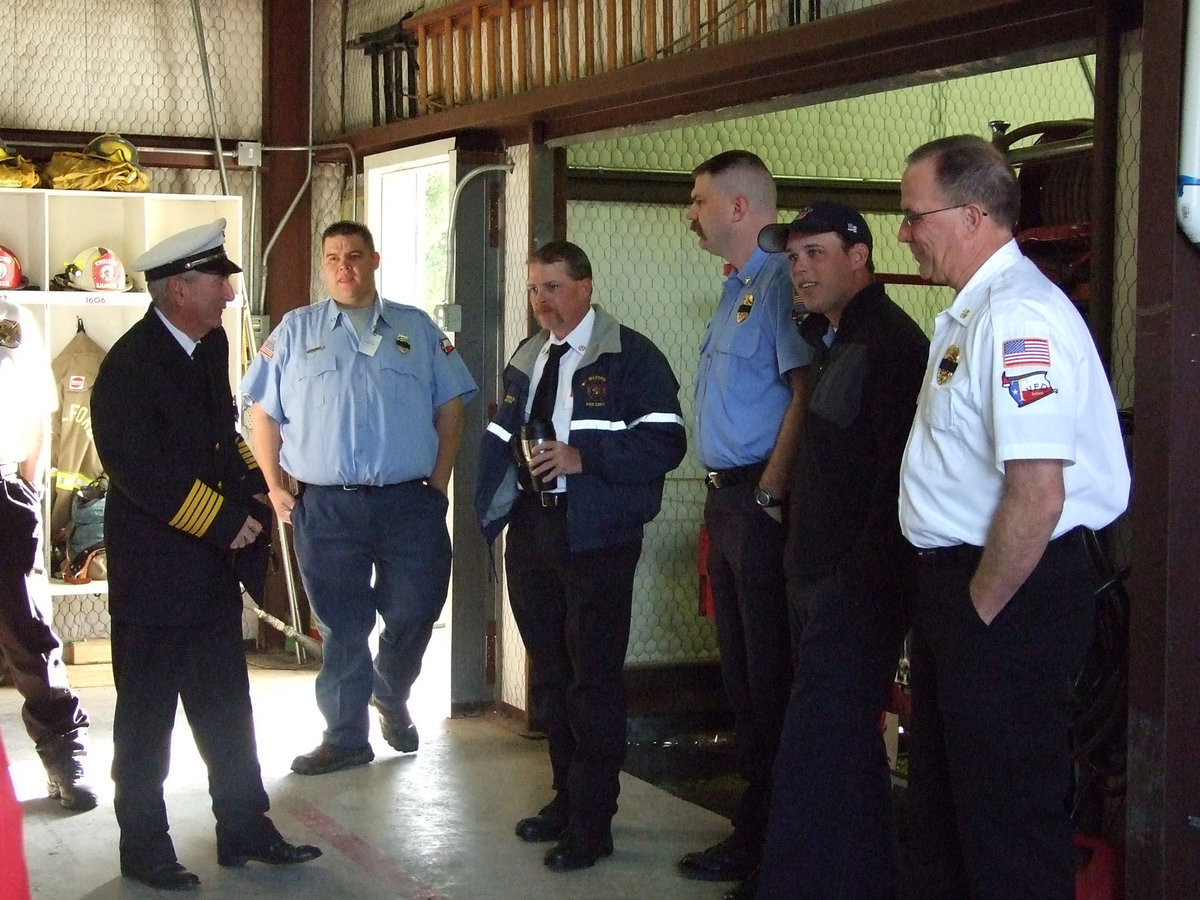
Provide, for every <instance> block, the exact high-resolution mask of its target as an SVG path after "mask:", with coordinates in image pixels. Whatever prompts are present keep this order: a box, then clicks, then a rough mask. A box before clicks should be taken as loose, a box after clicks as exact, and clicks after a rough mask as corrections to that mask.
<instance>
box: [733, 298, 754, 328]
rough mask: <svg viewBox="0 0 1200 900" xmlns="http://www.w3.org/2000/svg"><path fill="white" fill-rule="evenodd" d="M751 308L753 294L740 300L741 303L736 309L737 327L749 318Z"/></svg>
mask: <svg viewBox="0 0 1200 900" xmlns="http://www.w3.org/2000/svg"><path fill="white" fill-rule="evenodd" d="M753 306H754V295H753V294H747V295H746V296H745V297H743V298H742V303H741V305H740V306H739V307H738V308H737V320H738V324H739V325H741V324H742V323H743V322H745V321H746V319H748V318H749V317H750V310H751V308H752V307H753Z"/></svg>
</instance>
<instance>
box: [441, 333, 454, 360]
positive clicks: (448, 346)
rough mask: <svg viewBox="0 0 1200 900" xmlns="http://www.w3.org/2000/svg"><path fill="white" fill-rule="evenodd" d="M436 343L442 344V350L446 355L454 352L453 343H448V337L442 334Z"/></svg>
mask: <svg viewBox="0 0 1200 900" xmlns="http://www.w3.org/2000/svg"><path fill="white" fill-rule="evenodd" d="M438 343H439V344H441V345H442V352H443V353H445V354H446V355H447V356H449V355H450V354H451V353H453V352H454V345H453V344H452V343H450V338H448V337H446V336H445V335H444V334H443V335H442V339H441V340H440V341H438Z"/></svg>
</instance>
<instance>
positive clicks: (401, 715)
mask: <svg viewBox="0 0 1200 900" xmlns="http://www.w3.org/2000/svg"><path fill="white" fill-rule="evenodd" d="M371 705H372V706H373V707H375V709H376V710H377V711H378V712H379V730H380V731H381V732H383V739H384V740H385V741H387V742H388V746H389V747H391V748H392V749H393V750H398V751H399V752H401V753H416V752H417V748H418V747H420V746H421V738H420V735H418V734H417V726H416V725H414V724H413V720H412V717H411V716H410V715H409V714H408V707H407V706H403V705H402V706H401V707H400V709H398V710H390V709H384V708H383V706H382V705H381V704H380V702H379V701H378V700H376V699H375V698H374V697H372V698H371Z"/></svg>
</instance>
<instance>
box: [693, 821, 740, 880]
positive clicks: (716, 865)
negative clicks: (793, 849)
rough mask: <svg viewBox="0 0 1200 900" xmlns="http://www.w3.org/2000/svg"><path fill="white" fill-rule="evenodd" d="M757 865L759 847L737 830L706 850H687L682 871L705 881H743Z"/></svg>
mask: <svg viewBox="0 0 1200 900" xmlns="http://www.w3.org/2000/svg"><path fill="white" fill-rule="evenodd" d="M757 865H758V851H757V849H755V848H753V847H752V846H751V844H750V842H749V841H748V840H746V839H745V838H744V837H742V836H741V835H740V834H739V833H738V832H736V831H735V832H734V833H733V834H731V835H730V836H729V837H727V838H725V840H723V841H720V842H719V843H716V844H713V845H712V846H711V847H709V848H708V849H707V850H698V851H697V852H695V853H688V854H686V855H685V856H684V857H683V859H681V860H679V871H680V872H681V873H682V874H684V875H685V876H687V877H688V878H698V879H700V880H702V881H744V880H745V879H747V878H749V877H750V873H751V872H753V871H754V867H755V866H757Z"/></svg>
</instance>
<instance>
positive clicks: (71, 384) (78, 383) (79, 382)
mask: <svg viewBox="0 0 1200 900" xmlns="http://www.w3.org/2000/svg"><path fill="white" fill-rule="evenodd" d="M85 387H87V376H86V375H72V376H71V377H70V378H69V379H67V390H68V391H82V390H83V389H84V388H85Z"/></svg>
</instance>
